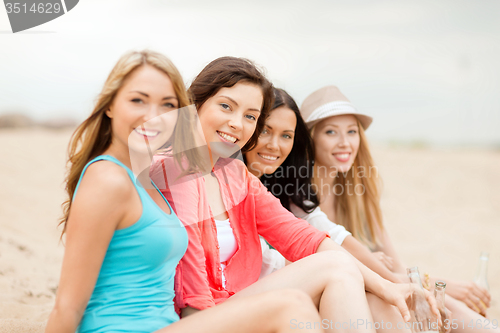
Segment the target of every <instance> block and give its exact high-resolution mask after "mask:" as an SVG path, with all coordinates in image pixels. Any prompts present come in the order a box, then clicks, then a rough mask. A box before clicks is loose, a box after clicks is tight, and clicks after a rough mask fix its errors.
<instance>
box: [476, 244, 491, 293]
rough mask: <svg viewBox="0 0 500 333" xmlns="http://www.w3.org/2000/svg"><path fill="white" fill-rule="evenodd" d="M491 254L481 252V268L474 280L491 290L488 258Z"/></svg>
mask: <svg viewBox="0 0 500 333" xmlns="http://www.w3.org/2000/svg"><path fill="white" fill-rule="evenodd" d="M489 256H490V254H489V253H488V252H484V251H483V252H481V256H480V257H479V268H478V270H477V274H476V277H475V278H474V282H475V283H476V284H477V285H478V286H480V287H483V288H485V289H486V290H488V291H489V290H490V286H489V285H488V279H487V274H488V258H489Z"/></svg>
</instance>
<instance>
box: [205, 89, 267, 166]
mask: <svg viewBox="0 0 500 333" xmlns="http://www.w3.org/2000/svg"><path fill="white" fill-rule="evenodd" d="M262 101H263V95H262V90H261V89H260V88H259V87H258V86H257V85H255V84H251V83H245V82H239V83H237V84H235V85H234V86H232V87H230V88H221V89H219V91H218V92H217V93H216V94H215V95H214V96H212V97H210V98H209V99H207V101H206V102H205V103H203V105H201V107H200V108H199V110H198V115H199V119H200V123H201V127H202V129H203V134H204V136H205V140H206V142H207V144H208V145H209V149H210V151H211V153H212V154H213V155H215V156H216V157H228V156H230V155H231V154H233V153H234V152H236V151H237V150H238V149H241V148H242V147H243V146H244V145H245V144H246V143H247V141H248V140H249V139H250V137H251V136H252V135H253V133H254V131H255V127H256V125H257V119H258V118H259V117H260V110H261V108H262Z"/></svg>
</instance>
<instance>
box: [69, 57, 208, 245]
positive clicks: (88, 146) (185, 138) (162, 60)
mask: <svg viewBox="0 0 500 333" xmlns="http://www.w3.org/2000/svg"><path fill="white" fill-rule="evenodd" d="M144 65H149V66H153V67H155V68H156V69H158V70H160V71H162V72H164V73H165V74H167V75H168V77H169V78H170V80H171V82H172V85H173V87H174V91H175V93H176V95H177V99H178V101H179V108H181V107H185V106H188V105H189V104H190V99H189V97H188V94H187V92H186V88H185V86H184V82H183V80H182V76H181V74H180V73H179V71H178V70H177V68H176V67H175V65H174V64H173V63H172V62H171V61H170V60H169V59H168V58H167V57H165V56H164V55H162V54H160V53H157V52H153V51H149V50H144V51H141V52H136V51H132V52H128V53H126V54H125V55H123V56H122V57H121V58H120V59H119V60H118V62H117V63H116V65H115V67H114V68H113V70H112V71H111V73H110V74H109V76H108V78H107V79H106V82H105V83H104V87H103V88H102V91H101V93H100V94H99V96H98V98H97V102H96V105H95V107H94V109H93V110H92V113H91V114H90V116H89V117H88V118H87V119H86V120H85V121H84V122H83V123H81V124H80V126H78V128H77V129H76V130H75V132H74V133H73V135H72V136H71V139H70V142H69V146H68V173H67V176H66V179H65V181H66V192H67V194H68V199H67V200H66V201H65V202H64V203H63V204H62V207H63V217H62V218H61V220H60V223H59V224H63V225H64V227H63V231H62V235H63V234H64V233H65V232H66V227H67V222H68V216H69V211H70V209H71V204H72V201H73V195H74V193H75V189H76V185H77V183H78V180H79V178H80V175H81V173H82V171H83V169H84V167H85V165H86V164H87V163H88V162H89V161H90V160H92V159H93V158H95V157H97V156H99V155H101V154H102V153H103V152H104V151H105V150H106V149H107V148H108V147H109V146H110V144H111V119H110V118H109V117H108V116H107V115H106V110H108V109H109V107H110V105H111V104H112V102H113V100H114V98H115V96H116V94H117V92H118V90H119V89H120V88H121V87H122V86H123V84H124V82H125V80H126V79H127V78H128V77H129V76H130V74H131V73H132V72H134V71H135V70H136V69H138V68H139V67H141V66H144ZM191 122H192V119H190V117H189V115H188V113H180V114H179V119H178V121H177V123H176V126H175V129H174V133H173V135H172V137H173V140H172V142H173V144H172V150H173V151H174V152H176V151H177V152H183V151H186V150H187V149H186V147H192V146H193V141H194V137H192V136H190V135H189V133H191V130H190V128H191ZM181 136H182V138H181ZM184 155H186V156H187V158H188V161H189V162H190V168H192V169H194V170H195V169H196V165H197V162H198V160H199V155H198V154H197V152H196V151H193V150H187V151H186V152H185V153H184ZM175 158H176V161H177V163H178V164H179V166H180V167H181V168H182V165H181V163H180V159H181V154H175ZM62 235H61V236H62Z"/></svg>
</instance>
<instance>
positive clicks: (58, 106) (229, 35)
mask: <svg viewBox="0 0 500 333" xmlns="http://www.w3.org/2000/svg"><path fill="white" fill-rule="evenodd" d="M499 17H500V1H497V0H491V1H486V0H478V1H462V0H443V1H427V0H420V1H349V2H347V1H317V0H312V1H307V2H306V1H263V0H262V1H251V2H250V1H248V2H238V1H198V0H197V1H194V0H182V1H181V0H179V1H176V0H171V1H165V0H137V1H131V0H81V1H80V3H79V4H78V5H77V6H76V7H75V8H74V9H73V10H72V11H70V12H68V13H67V14H65V15H64V16H62V17H60V18H58V19H56V20H54V21H52V22H48V23H46V24H44V25H41V26H38V27H35V28H32V29H30V30H28V31H26V32H21V33H17V34H12V33H10V25H9V23H8V18H7V14H6V12H5V8H4V7H2V8H0V114H2V113H7V112H14V111H21V112H25V113H27V114H29V115H30V116H32V117H34V118H36V119H39V120H42V119H49V118H54V117H74V118H77V119H79V120H82V119H84V118H85V117H86V116H87V115H88V114H89V112H90V110H91V108H92V106H93V102H94V100H95V97H96V95H97V94H98V92H99V90H100V88H101V87H102V84H103V82H104V80H105V78H106V76H107V75H108V74H109V71H110V70H111V68H112V67H113V65H114V63H115V62H116V60H117V59H118V58H119V57H120V55H122V54H123V53H124V52H126V51H128V50H131V49H142V48H151V49H154V50H157V51H160V52H162V53H164V54H165V55H167V56H168V57H170V58H171V59H172V60H173V61H174V63H175V64H176V65H177V66H178V67H179V69H180V71H181V73H182V74H183V76H184V79H185V81H186V84H189V82H190V81H191V80H192V79H193V77H194V76H195V75H196V74H197V73H198V72H199V71H200V70H201V69H202V68H203V67H204V66H205V65H206V64H207V63H208V62H210V61H211V60H213V59H215V58H216V57H219V56H224V55H234V56H243V57H247V58H250V59H252V60H254V61H255V62H257V63H258V64H260V65H262V66H263V67H264V68H265V69H266V70H267V74H268V77H269V78H270V79H271V80H272V81H273V82H274V83H275V85H276V86H278V87H281V88H284V89H286V90H287V91H288V92H289V93H290V94H291V95H292V96H293V97H294V98H295V99H296V101H297V102H298V103H299V105H300V104H301V103H302V101H303V100H304V98H305V97H306V96H307V95H309V94H310V93H311V92H313V91H314V90H316V89H318V88H320V87H322V86H324V85H327V84H335V85H337V86H338V87H339V88H340V89H341V91H342V92H343V93H344V94H345V95H346V96H347V98H349V99H350V100H351V102H352V103H353V104H354V105H355V106H356V107H357V108H358V109H359V110H360V111H362V112H365V113H368V114H371V115H372V116H373V117H374V123H373V125H372V127H370V129H369V131H368V133H367V134H368V135H369V137H370V138H371V139H372V140H375V141H385V142H388V141H424V142H428V143H430V144H437V145H462V144H469V145H470V144H473V145H496V146H500V130H499V125H500V61H499V59H500V19H499Z"/></svg>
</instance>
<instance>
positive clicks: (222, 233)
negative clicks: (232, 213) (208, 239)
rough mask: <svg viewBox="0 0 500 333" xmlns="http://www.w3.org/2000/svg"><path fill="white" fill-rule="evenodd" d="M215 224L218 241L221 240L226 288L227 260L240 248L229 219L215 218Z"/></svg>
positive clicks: (220, 247) (221, 264)
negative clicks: (225, 271) (225, 270)
mask: <svg viewBox="0 0 500 333" xmlns="http://www.w3.org/2000/svg"><path fill="white" fill-rule="evenodd" d="M215 225H216V227H217V241H218V242H219V258H220V267H221V268H222V286H223V287H224V288H225V287H226V277H225V276H224V269H225V268H226V263H227V261H229V259H231V258H232V256H233V255H234V254H235V253H236V250H238V244H236V238H235V237H234V233H233V229H232V228H231V225H230V224H229V219H226V220H223V221H221V220H215Z"/></svg>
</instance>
